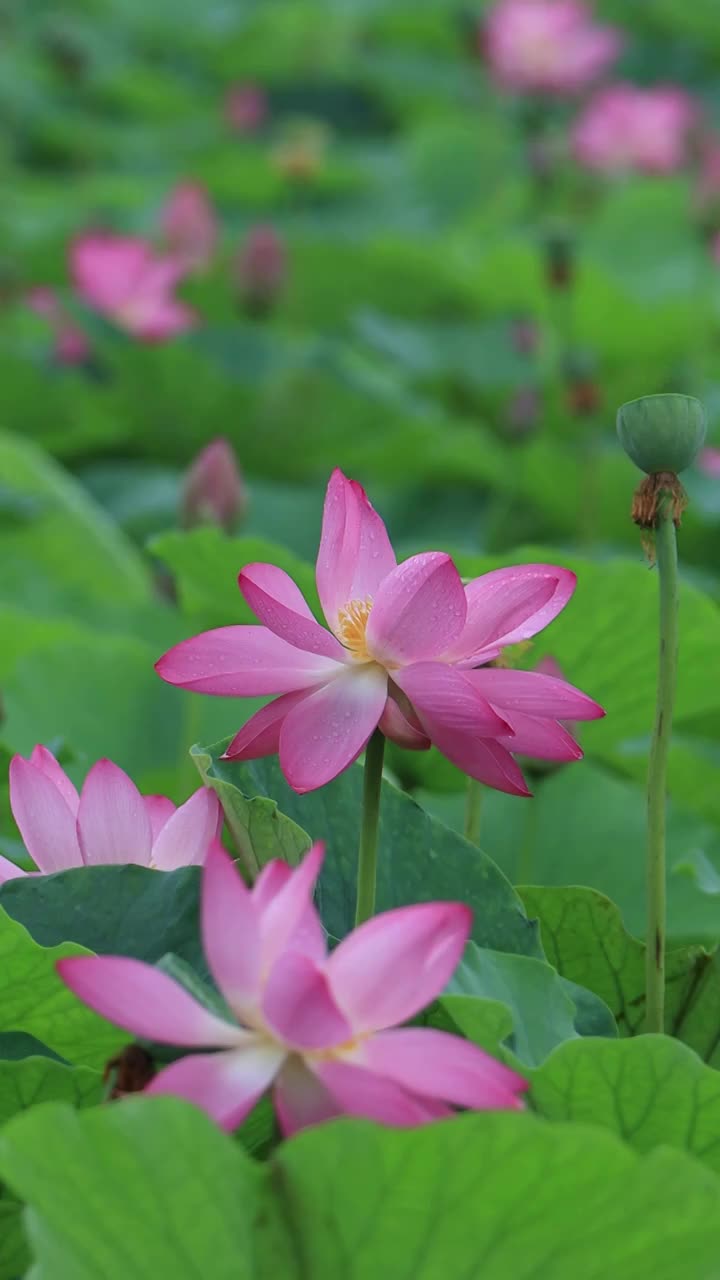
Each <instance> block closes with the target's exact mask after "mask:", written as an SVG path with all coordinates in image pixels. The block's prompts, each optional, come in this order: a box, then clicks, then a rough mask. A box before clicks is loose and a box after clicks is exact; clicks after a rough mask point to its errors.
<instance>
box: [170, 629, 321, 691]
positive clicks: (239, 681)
mask: <svg viewBox="0 0 720 1280" xmlns="http://www.w3.org/2000/svg"><path fill="white" fill-rule="evenodd" d="M155 670H156V671H157V673H158V675H159V676H160V677H161V679H163V680H165V681H167V683H168V684H175V685H180V687H181V688H183V689H192V690H193V691H194V692H196V693H210V694H213V695H215V696H217V697H220V698H258V697H264V696H265V695H267V694H272V693H290V692H291V691H293V690H295V689H305V688H308V687H312V686H313V685H316V684H322V683H323V682H324V681H326V680H330V679H332V677H333V676H334V675H336V674H337V673H338V672H340V671H342V670H343V667H341V666H340V664H339V663H337V662H333V660H332V659H331V658H324V657H321V656H320V655H318V654H315V653H306V652H305V651H304V650H302V649H296V648H294V646H293V645H291V644H288V643H287V641H285V640H281V639H280V637H279V636H276V635H274V634H273V632H272V631H269V630H268V628H267V627H248V626H236V627H216V628H215V629H214V630H213V631H203V632H202V633H201V634H200V635H199V636H192V638H191V639H189V640H182V641H181V642H180V644H176V645H175V647H174V648H173V649H169V650H168V652H167V653H165V654H163V656H162V658H160V659H159V661H158V662H156V663H155Z"/></svg>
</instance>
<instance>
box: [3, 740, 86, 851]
mask: <svg viewBox="0 0 720 1280" xmlns="http://www.w3.org/2000/svg"><path fill="white" fill-rule="evenodd" d="M10 808H11V809H12V812H13V817H14V819H15V821H16V823H17V825H18V828H19V830H20V835H21V836H22V838H23V841H24V843H25V848H26V849H27V851H28V853H29V854H30V857H31V858H32V859H33V861H34V863H35V865H36V867H37V868H38V869H39V870H40V871H42V872H44V873H45V874H46V875H49V874H51V873H52V872H53V871H66V870H67V868H68V867H80V866H82V862H83V856H82V853H81V852H80V845H79V843H78V838H77V830H76V825H75V815H74V814H73V813H72V811H71V810H70V808H69V807H68V805H67V804H66V802H65V800H64V798H63V796H62V795H61V793H60V791H59V790H58V788H57V787H56V785H55V783H54V782H53V781H52V780H51V779H50V778H49V777H48V776H47V774H46V773H45V772H44V771H43V770H41V769H39V768H38V767H37V766H36V765H34V764H31V763H30V761H29V760H25V759H23V757H22V756H13V758H12V760H11V761H10Z"/></svg>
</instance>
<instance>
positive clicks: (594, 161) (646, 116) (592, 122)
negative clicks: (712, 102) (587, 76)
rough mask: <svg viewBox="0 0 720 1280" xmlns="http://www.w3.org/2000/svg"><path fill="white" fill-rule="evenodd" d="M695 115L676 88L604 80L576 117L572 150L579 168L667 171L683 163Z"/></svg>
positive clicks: (643, 171)
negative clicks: (602, 84) (606, 81)
mask: <svg viewBox="0 0 720 1280" xmlns="http://www.w3.org/2000/svg"><path fill="white" fill-rule="evenodd" d="M696 119H697V110H696V107H695V105H694V103H693V102H692V100H691V98H690V97H689V96H688V95H687V94H686V93H685V92H684V91H683V90H682V89H676V88H674V87H672V86H670V87H668V88H656V89H638V88H637V87H636V86H635V85H632V84H613V85H609V86H608V87H607V88H605V89H600V90H598V92H597V93H596V94H595V95H594V96H593V97H592V98H591V99H590V101H589V102H588V104H587V106H586V107H585V109H584V110H583V111H582V113H581V114H580V116H579V118H578V120H577V121H576V123H575V126H574V128H573V133H572V144H573V150H574V152H575V155H576V157H577V159H578V161H579V162H580V164H582V165H584V166H585V168H587V169H596V170H598V171H600V172H603V173H622V172H625V171H627V170H637V171H638V172H640V173H673V172H674V171H675V170H676V169H679V168H680V167H681V166H682V165H683V164H684V162H685V159H686V150H687V147H686V144H687V136H688V133H689V130H690V128H691V127H692V125H693V124H694V123H695V121H696Z"/></svg>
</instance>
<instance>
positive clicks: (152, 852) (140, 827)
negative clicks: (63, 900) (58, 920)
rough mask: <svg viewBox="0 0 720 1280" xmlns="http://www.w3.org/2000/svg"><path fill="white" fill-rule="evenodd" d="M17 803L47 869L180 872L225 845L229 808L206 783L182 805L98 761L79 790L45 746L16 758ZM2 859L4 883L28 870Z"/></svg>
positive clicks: (33, 849)
mask: <svg viewBox="0 0 720 1280" xmlns="http://www.w3.org/2000/svg"><path fill="white" fill-rule="evenodd" d="M10 807H11V809H12V812H13V817H14V818H15V821H16V823H17V825H18V828H19V830H20V834H21V836H22V838H23V840H24V842H25V847H26V849H27V851H28V853H29V854H30V857H31V858H32V859H33V861H34V863H35V865H36V866H37V868H38V870H39V871H40V872H42V873H43V874H45V875H51V874H52V872H54V871H67V870H69V868H70V867H82V866H85V865H88V866H97V865H99V864H101V863H126V862H136V863H139V864H140V865H141V866H144V867H156V868H157V869H158V870H160V871H174V870H175V868H176V867H184V866H186V865H188V864H189V863H199V862H204V860H205V858H206V856H207V854H208V852H209V850H210V849H211V848H213V847H214V846H215V845H216V844H217V843H218V836H219V833H220V830H221V828H222V811H221V809H220V805H219V802H218V798H217V796H216V795H215V793H214V791H210V790H208V789H207V788H206V787H201V788H200V790H199V791H196V792H195V793H194V795H192V796H191V797H190V799H189V800H186V801H185V804H182V805H180V807H179V808H176V807H175V805H174V804H173V802H172V800H168V799H167V798H166V797H165V796H141V795H140V792H139V791H138V789H137V787H136V786H135V784H134V782H132V781H131V779H130V778H129V777H128V776H127V774H126V773H124V772H123V770H122V769H120V768H118V766H117V765H116V764H113V763H112V761H110V760H98V762H97V764H94V765H93V767H92V769H91V770H90V772H89V773H88V775H87V777H86V779H85V782H84V784H83V788H82V791H81V793H80V795H78V793H77V791H76V790H75V787H74V786H73V784H72V782H71V781H70V779H69V778H68V776H67V774H66V773H65V771H64V769H62V768H61V766H60V765H59V764H58V762H57V760H56V759H55V757H54V755H53V754H52V752H50V751H48V750H47V748H46V747H41V746H37V747H34V748H33V751H32V754H31V756H30V759H29V760H26V759H25V758H24V757H23V756H13V759H12V760H11V762H10ZM25 874H26V872H24V871H23V870H22V869H21V868H20V867H17V866H16V865H15V863H14V862H10V861H9V860H8V859H7V858H0V883H2V882H3V881H5V880H10V879H13V878H14V877H16V876H22V875H25Z"/></svg>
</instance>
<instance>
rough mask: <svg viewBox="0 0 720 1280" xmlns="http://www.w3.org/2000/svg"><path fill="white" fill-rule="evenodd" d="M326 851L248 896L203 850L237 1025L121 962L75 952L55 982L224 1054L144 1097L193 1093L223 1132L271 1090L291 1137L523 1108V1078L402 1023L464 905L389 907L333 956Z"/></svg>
mask: <svg viewBox="0 0 720 1280" xmlns="http://www.w3.org/2000/svg"><path fill="white" fill-rule="evenodd" d="M322 854H323V851H322V846H320V845H313V847H312V849H311V850H310V851H309V853H307V854H306V856H305V859H304V860H303V862H302V863H301V864H300V866H299V867H297V868H296V869H295V870H294V871H291V869H290V867H289V866H288V865H287V864H286V863H284V862H281V861H279V860H276V861H274V862H270V863H268V864H267V866H266V867H264V868H263V871H262V872H261V874H260V876H259V878H258V880H257V881H256V883H255V885H254V886H253V888H252V890H250V889H247V888H246V886H245V884H244V883H243V881H242V880H241V878H240V876H239V875H238V874H237V872H236V870H235V867H234V866H233V863H232V862H231V860H230V858H229V857H228V856H227V854H226V853H224V852H222V851H214V852H213V853H211V854H210V856H209V857H208V860H207V862H206V864H205V870H204V872H203V883H202V904H201V921H202V935H203V945H204V949H205V957H206V960H207V963H208V966H209V969H210V972H211V973H212V975H213V978H214V979H215V982H216V983H217V986H218V988H219V990H220V992H221V994H222V995H223V997H224V999H225V1001H226V1003H227V1006H228V1010H229V1016H228V1019H226V1018H224V1017H222V1018H221V1017H218V1016H217V1015H216V1014H214V1013H211V1012H210V1011H209V1010H208V1009H207V1008H206V1007H205V1006H204V1005H202V1004H199V1003H198V1002H197V1001H196V1000H195V998H194V997H193V996H192V995H191V994H190V993H189V992H188V991H186V990H185V989H184V988H183V987H181V986H180V985H179V984H178V983H176V982H175V981H174V980H173V979H172V978H171V977H169V976H168V975H167V974H165V973H163V972H162V971H161V970H160V969H156V968H153V967H152V966H151V965H147V964H143V963H142V961H140V960H133V959H130V958H129V957H127V956H72V957H69V958H68V959H65V960H61V961H59V963H58V966H57V967H58V972H59V974H60V977H61V978H62V980H63V982H65V983H66V984H67V986H69V987H70V988H71V990H72V991H74V992H75V995H76V996H78V997H79V998H80V999H81V1000H83V1001H84V1002H85V1003H86V1004H88V1005H90V1007H91V1008H93V1009H95V1010H96V1011H97V1012H98V1013H100V1014H102V1015H103V1017H105V1018H108V1019H109V1020H110V1021H111V1022H115V1023H117V1024H118V1025H119V1026H121V1027H124V1028H125V1029H126V1030H127V1031H129V1032H131V1033H132V1035H135V1036H141V1037H143V1038H147V1039H150V1040H154V1041H159V1042H161V1043H164V1044H175V1045H182V1046H187V1047H188V1048H195V1049H199V1048H203V1047H208V1048H210V1047H213V1048H215V1049H218V1050H220V1052H215V1053H194V1054H191V1055H189V1056H187V1057H184V1058H180V1059H178V1060H177V1061H176V1062H173V1063H172V1064H171V1065H170V1066H168V1067H165V1069H164V1070H163V1071H161V1072H160V1073H159V1074H158V1075H157V1076H155V1078H154V1079H153V1080H152V1081H151V1083H150V1084H149V1085H148V1086H147V1088H146V1090H145V1092H146V1093H151V1094H173V1095H175V1096H176V1097H180V1098H186V1099H187V1100H188V1101H189V1102H194V1103H195V1104H196V1105H197V1106H199V1107H202V1108H203V1110H205V1111H207V1112H208V1114H209V1115H210V1116H212V1117H213V1119H214V1120H215V1121H216V1122H217V1123H218V1124H219V1125H221V1126H222V1128H223V1129H226V1130H228V1131H230V1130H233V1129H236V1128H237V1126H238V1125H239V1124H241V1122H242V1121H243V1119H244V1118H245V1116H246V1115H247V1114H248V1112H249V1111H250V1110H251V1108H252V1107H253V1106H254V1105H255V1103H256V1102H257V1101H258V1099H259V1098H260V1097H261V1095H262V1094H263V1093H265V1091H266V1090H267V1089H269V1088H270V1087H271V1086H273V1101H274V1104H275V1110H276V1113H277V1117H278V1121H279V1123H280V1128H281V1130H282V1132H283V1133H284V1134H292V1133H295V1132H296V1131H297V1130H298V1129H303V1128H305V1127H307V1126H309V1125H313V1124H320V1123H321V1122H322V1121H324V1120H329V1119H331V1118H332V1117H333V1116H338V1115H343V1114H347V1115H354V1116H365V1117H367V1118H368V1119H370V1120H376V1121H378V1122H379V1123H380V1124H387V1125H398V1126H403V1127H405V1126H413V1125H421V1124H427V1123H428V1122H430V1121H432V1120H438V1119H441V1118H442V1117H444V1116H448V1115H450V1114H452V1113H451V1109H450V1107H451V1105H454V1106H459V1107H471V1108H473V1109H476V1110H488V1109H518V1108H520V1107H521V1106H522V1103H521V1101H520V1099H519V1098H518V1096H517V1095H518V1094H519V1093H520V1092H521V1091H522V1090H524V1089H525V1088H526V1087H527V1085H526V1082H525V1081H524V1080H523V1079H522V1077H521V1076H518V1075H516V1074H515V1072H514V1071H510V1070H509V1069H508V1068H507V1067H505V1066H503V1065H502V1064H501V1063H500V1062H497V1061H496V1060H495V1059H494V1058H491V1057H489V1056H488V1054H486V1053H484V1052H483V1051H482V1049H478V1048H477V1047H476V1046H475V1045H473V1044H470V1043H469V1042H468V1041H467V1040H462V1039H460V1038H459V1037H457V1036H453V1035H449V1034H448V1033H447V1032H444V1031H435V1030H432V1029H430V1028H421V1027H407V1028H402V1027H400V1028H398V1027H397V1026H396V1024H397V1023H401V1022H405V1021H407V1019H409V1018H412V1017H413V1016H414V1015H415V1014H416V1013H418V1012H419V1011H420V1010H421V1009H423V1008H425V1006H426V1005H428V1004H429V1003H430V1002H431V1001H432V1000H434V999H435V997H436V996H438V995H439V994H440V992H441V991H442V990H443V988H444V987H445V986H446V984H447V982H448V980H449V978H450V977H451V975H452V973H453V971H454V969H455V968H456V966H457V964H458V962H459V960H460V958H461V956H462V951H463V947H464V945H465V942H466V940H467V937H468V934H469V932H470V923H471V913H470V911H469V909H468V908H467V907H464V906H462V905H461V904H460V903H453V902H428V903H422V904H421V905H419V906H413V907H401V908H400V909H399V910H396V911H388V912H386V913H385V914H384V915H379V916H375V918H374V919H372V920H369V921H368V922H367V923H366V924H363V925H361V926H360V927H359V928H358V929H356V930H355V931H354V932H353V933H351V934H349V935H348V937H346V938H345V939H344V940H343V941H342V942H341V943H340V944H339V946H337V947H336V948H335V950H334V951H333V952H332V954H331V955H330V956H328V955H327V951H326V944H325V935H324V932H323V928H322V924H321V923H320V919H319V917H318V915H317V912H316V911H315V908H314V906H313V903H312V891H313V886H314V884H315V880H316V878H317V875H318V872H319V870H320V866H321V863H322ZM230 1017H232V1018H234V1019H236V1020H237V1021H233V1022H231V1021H230V1020H229V1018H230ZM448 1104H450V1105H448Z"/></svg>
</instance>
